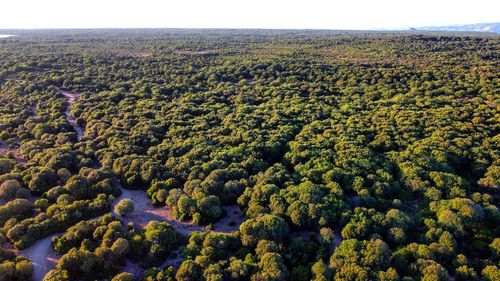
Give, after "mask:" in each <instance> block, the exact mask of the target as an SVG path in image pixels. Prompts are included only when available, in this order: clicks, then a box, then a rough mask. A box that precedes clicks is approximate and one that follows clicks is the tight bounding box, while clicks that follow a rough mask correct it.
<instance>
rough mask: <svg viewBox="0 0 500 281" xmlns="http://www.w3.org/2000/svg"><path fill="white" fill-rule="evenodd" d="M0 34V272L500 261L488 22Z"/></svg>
mask: <svg viewBox="0 0 500 281" xmlns="http://www.w3.org/2000/svg"><path fill="white" fill-rule="evenodd" d="M0 33H2V32H0ZM10 33H13V34H17V35H18V36H14V37H9V38H2V39H0V245H1V248H0V281H24V280H36V281H38V280H45V281H66V280H82V281H91V280H109V281H129V280H140V281H173V280H179V281H196V280H202V281H223V280H228V281H239V280H242V281H245V280H248V281H285V280H292V281H306V280H313V281H327V280H345V281H349V280H353V281H354V280H357V281H364V280H367V281H368V280H380V281H398V280H401V281H412V280H413V281H417V280H425V281H438V280H476V281H499V280H500V212H499V211H498V204H499V199H500V197H499V186H500V122H499V121H500V113H499V109H500V71H499V70H500V37H499V36H498V35H486V34H480V33H442V32H441V33H431V32H361V31H359V32H354V31H353V32H340V31H314V30H310V31H294V30H183V29H148V30H135V29H129V30H127V29H125V30H112V29H102V30H38V31H34V30H24V31H23V30H17V31H10Z"/></svg>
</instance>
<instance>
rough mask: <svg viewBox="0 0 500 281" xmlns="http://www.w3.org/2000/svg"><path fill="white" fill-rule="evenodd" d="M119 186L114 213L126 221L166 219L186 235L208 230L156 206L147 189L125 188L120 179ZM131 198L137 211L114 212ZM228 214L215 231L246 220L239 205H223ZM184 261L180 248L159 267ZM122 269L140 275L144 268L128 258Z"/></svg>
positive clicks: (140, 223)
mask: <svg viewBox="0 0 500 281" xmlns="http://www.w3.org/2000/svg"><path fill="white" fill-rule="evenodd" d="M116 184H117V186H118V187H119V188H120V189H121V191H122V194H121V195H120V197H118V198H117V199H116V200H115V202H114V203H113V213H114V214H115V215H116V216H117V217H119V218H120V219H121V220H123V221H124V222H125V223H128V222H133V223H134V224H135V225H137V226H141V227H145V226H146V225H147V224H148V223H149V222H150V221H152V220H156V221H165V222H168V223H169V224H170V225H172V227H174V229H175V230H176V231H177V232H179V233H180V234H182V235H184V236H189V235H190V234H191V233H193V232H195V231H200V232H201V231H206V230H205V227H204V226H197V225H193V224H191V223H190V222H181V221H178V220H176V219H175V218H174V217H173V215H172V212H171V209H170V208H169V207H167V206H162V207H155V206H154V205H153V203H152V202H151V199H150V198H149V197H148V195H147V194H146V192H145V191H143V190H130V189H125V188H123V186H122V184H121V183H120V181H118V180H117V181H116ZM125 198H129V199H132V200H133V201H134V203H135V211H134V212H133V213H131V214H129V215H127V216H126V217H120V216H118V215H117V214H116V213H115V212H114V205H116V203H118V202H119V201H120V200H122V199H125ZM222 208H223V209H224V210H225V212H226V216H225V217H224V218H222V219H221V220H219V221H218V222H217V223H215V224H214V225H213V230H212V231H213V232H220V233H231V232H233V231H236V230H238V229H239V227H240V224H241V223H242V222H243V220H244V215H243V213H242V212H241V210H240V208H239V206H238V205H234V206H224V207H222ZM182 261H183V257H182V255H181V253H180V249H177V250H175V251H174V252H173V253H172V254H171V255H170V256H169V257H168V258H167V259H166V260H165V262H164V263H163V264H162V265H160V266H159V267H158V268H164V267H166V266H173V267H179V266H180V264H181V263H182ZM122 271H127V272H130V273H132V274H134V276H136V277H138V276H139V275H140V274H141V273H142V272H143V271H144V270H143V269H141V268H140V267H139V266H138V265H137V264H134V263H132V262H131V261H129V260H126V263H125V266H124V267H122Z"/></svg>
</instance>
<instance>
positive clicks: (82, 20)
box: [0, 0, 500, 29]
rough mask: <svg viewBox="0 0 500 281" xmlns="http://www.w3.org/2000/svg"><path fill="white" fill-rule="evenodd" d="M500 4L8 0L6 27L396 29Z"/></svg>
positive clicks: (487, 11) (469, 17)
mask: <svg viewBox="0 0 500 281" xmlns="http://www.w3.org/2000/svg"><path fill="white" fill-rule="evenodd" d="M499 11H500V1H499V0H473V1H464V0H411V1H409V0H344V1H338V0H330V1H328V0H287V1H286V0H285V1H276V0H246V1H242V0H177V1H171V0H163V1H162V0H140V1H137V0H1V1H0V29H11V28H286V29H391V28H408V27H419V26H429V25H451V24H467V23H485V22H500V12H499Z"/></svg>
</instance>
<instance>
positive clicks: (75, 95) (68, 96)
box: [56, 88, 83, 141]
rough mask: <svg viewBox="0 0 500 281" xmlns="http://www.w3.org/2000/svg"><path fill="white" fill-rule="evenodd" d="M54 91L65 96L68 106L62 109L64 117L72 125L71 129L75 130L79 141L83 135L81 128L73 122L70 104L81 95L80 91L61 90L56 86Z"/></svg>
mask: <svg viewBox="0 0 500 281" xmlns="http://www.w3.org/2000/svg"><path fill="white" fill-rule="evenodd" d="M56 91H57V92H58V93H60V94H62V95H64V96H65V97H66V100H67V101H68V107H67V108H66V111H64V114H66V119H68V122H69V123H70V124H71V126H73V129H74V130H75V132H76V136H77V139H78V141H80V140H81V139H82V137H83V129H82V128H81V127H80V126H78V125H77V124H76V122H75V118H74V117H73V116H71V112H70V110H71V106H73V103H74V102H75V101H76V100H78V99H80V96H81V95H82V94H81V93H73V92H68V91H63V90H61V89H59V88H56Z"/></svg>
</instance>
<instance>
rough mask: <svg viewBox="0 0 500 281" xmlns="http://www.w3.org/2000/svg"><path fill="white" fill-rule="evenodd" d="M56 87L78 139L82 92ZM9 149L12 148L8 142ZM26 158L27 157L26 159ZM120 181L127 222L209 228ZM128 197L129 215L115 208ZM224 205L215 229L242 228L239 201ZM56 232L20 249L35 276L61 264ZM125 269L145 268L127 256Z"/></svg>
mask: <svg viewBox="0 0 500 281" xmlns="http://www.w3.org/2000/svg"><path fill="white" fill-rule="evenodd" d="M56 90H57V92H58V93H60V94H62V95H64V96H65V97H66V98H67V101H68V107H67V108H66V111H65V114H66V118H67V120H68V122H69V123H70V124H71V125H72V126H73V128H74V130H75V132H76V133H77V138H78V140H80V139H81V138H82V136H83V128H81V127H80V126H78V125H77V124H76V122H75V119H74V117H73V116H71V113H70V109H71V106H72V105H73V103H74V102H75V101H76V100H78V99H79V98H80V96H81V94H80V93H73V92H68V91H64V90H61V89H56ZM32 110H33V112H35V110H34V109H33V108H32ZM1 145H2V143H0V152H2V150H1V149H2V148H3V146H1ZM5 149H8V146H7V148H5ZM9 151H10V150H9ZM22 160H23V161H24V159H22ZM116 184H117V186H118V187H119V188H120V189H121V191H122V194H121V195H120V196H119V197H118V198H116V199H115V201H114V203H113V210H112V212H113V213H114V214H115V215H116V216H117V217H119V218H120V219H121V220H123V221H124V222H125V223H128V222H133V223H134V224H136V225H137V226H140V227H145V226H146V225H147V224H148V223H149V222H150V221H153V220H155V221H165V222H168V223H170V224H171V225H172V226H173V227H174V228H175V230H176V231H177V232H179V233H181V234H182V235H184V236H189V235H190V234H191V233H193V232H195V231H205V227H203V226H196V225H193V224H191V223H189V222H180V221H178V220H176V219H175V218H173V216H172V212H171V210H170V209H169V208H168V207H167V206H163V207H155V206H154V205H153V203H152V202H151V199H150V198H149V197H148V195H147V194H146V192H144V191H143V190H130V189H125V188H123V186H122V184H121V183H120V181H119V180H117V181H116ZM125 198H129V199H132V200H133V201H134V203H135V211H134V212H132V213H131V214H128V215H127V216H126V217H121V216H118V215H117V214H116V213H115V212H114V206H115V205H116V204H117V203H118V202H119V201H120V200H122V199H125ZM223 209H224V210H225V213H226V216H225V217H224V218H222V219H221V220H220V221H218V222H217V223H215V224H214V225H213V230H212V231H214V232H221V233H231V232H233V231H236V230H238V229H239V226H240V224H241V223H242V222H243V220H244V216H243V214H242V212H241V210H240V209H239V207H238V206H237V205H235V206H224V207H223ZM53 236H55V235H51V236H49V237H46V238H43V239H40V240H38V241H37V242H36V243H35V244H33V245H32V246H31V247H29V248H27V249H24V250H22V251H18V253H19V254H20V255H23V256H25V257H27V258H28V259H29V260H30V261H31V262H32V263H33V279H34V280H37V281H38V280H43V278H44V276H45V274H47V272H49V271H50V270H52V269H54V268H55V267H56V265H57V262H58V260H59V258H60V255H59V254H57V253H56V252H55V251H54V249H53V248H52V243H51V241H52V237H53ZM171 257H173V258H168V259H167V260H166V261H165V262H164V264H163V265H173V266H179V265H180V263H181V262H182V256H181V255H180V251H179V250H176V251H175V252H174V253H173V254H172V255H171ZM122 270H123V271H127V272H130V273H133V274H134V275H135V276H139V275H140V274H141V273H142V272H143V269H142V268H141V267H139V266H138V265H137V264H135V263H132V262H131V261H130V260H126V263H125V266H124V267H123V268H122Z"/></svg>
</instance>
